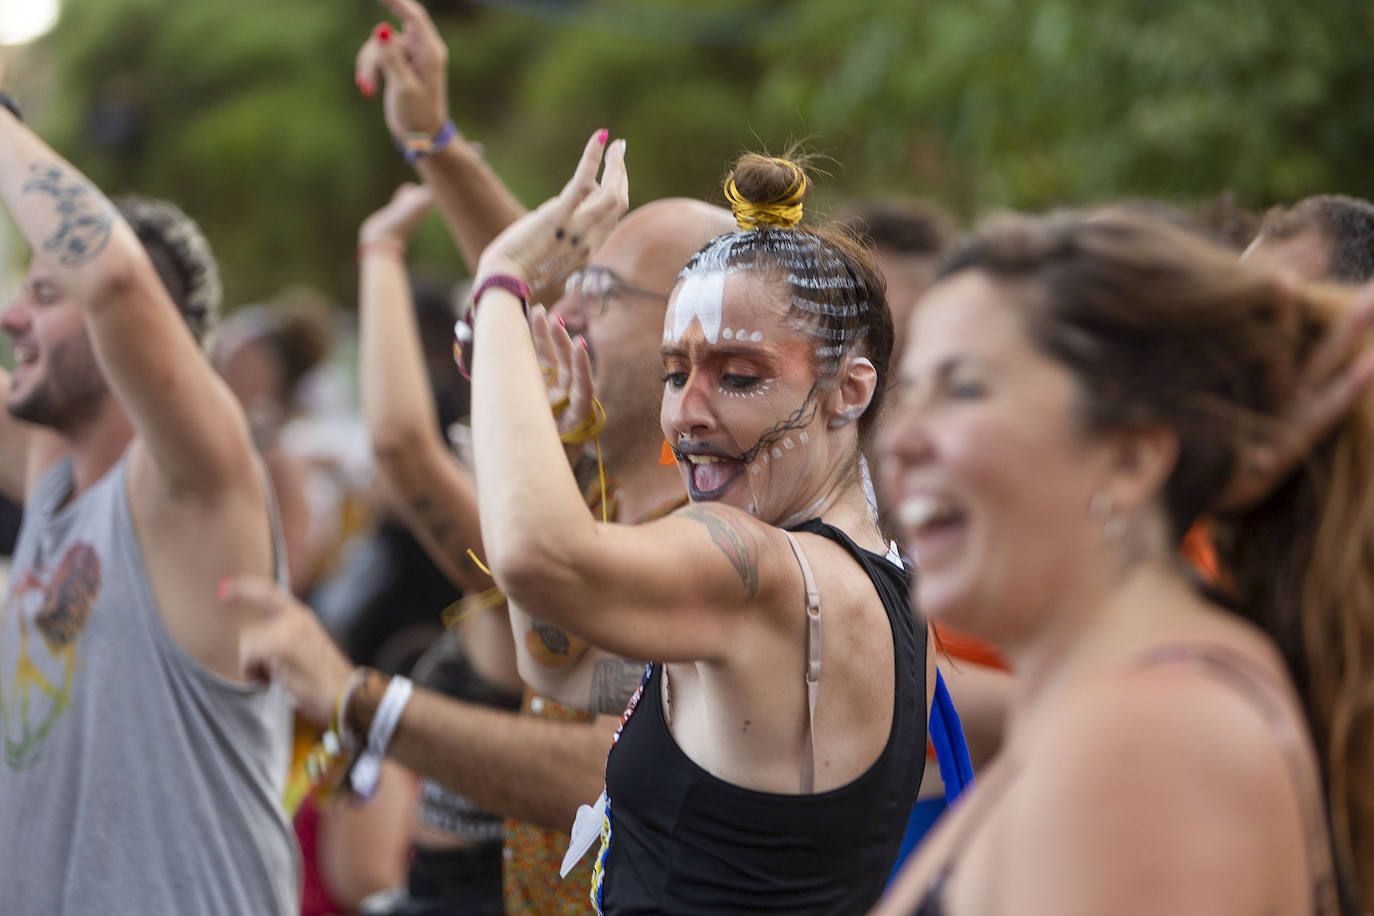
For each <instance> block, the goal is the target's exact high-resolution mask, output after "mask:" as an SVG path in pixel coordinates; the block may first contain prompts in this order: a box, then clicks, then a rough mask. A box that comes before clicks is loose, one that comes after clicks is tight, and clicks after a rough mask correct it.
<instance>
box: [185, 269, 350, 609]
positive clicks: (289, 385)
mask: <svg viewBox="0 0 1374 916" xmlns="http://www.w3.org/2000/svg"><path fill="white" fill-rule="evenodd" d="M332 334H333V328H332V325H331V318H330V311H329V306H328V305H327V304H325V303H324V302H322V301H320V300H319V299H318V298H317V297H315V296H313V295H310V294H307V293H305V292H304V291H298V292H295V293H287V294H284V295H283V296H282V297H280V299H279V300H278V301H275V302H271V303H268V304H266V305H251V306H246V307H244V308H241V309H238V310H237V311H235V312H234V313H233V314H232V315H231V316H229V317H228V318H226V319H225V320H224V321H223V322H222V323H221V325H220V327H219V328H218V329H217V331H216V332H215V336H214V342H213V344H212V346H211V350H210V360H211V363H212V364H213V365H214V367H215V369H216V371H218V372H219V374H220V376H221V377H222V378H223V379H224V381H225V382H226V383H227V384H228V385H229V390H231V391H232V392H234V396H235V397H236V398H238V400H239V404H240V405H242V407H243V410H244V413H245V414H246V415H247V416H248V424H249V427H250V428H251V430H252V432H253V442H254V444H255V445H256V446H257V449H258V452H259V454H261V455H262V458H263V461H264V462H265V463H266V465H267V473H268V474H269V475H270V476H271V478H272V487H273V489H274V490H275V491H276V494H277V505H278V507H279V509H280V512H281V519H282V531H283V533H284V535H285V537H286V557H287V562H288V563H289V564H290V567H291V591H292V592H293V593H295V594H296V595H298V596H304V595H306V594H308V593H309V591H310V588H311V586H312V585H313V584H314V581H315V576H316V574H317V573H318V571H319V569H320V565H321V563H322V562H323V561H324V558H325V553H326V551H327V549H328V546H329V544H330V543H331V542H332V541H333V540H334V539H335V535H333V534H332V533H330V532H323V531H320V530H319V524H318V521H317V520H316V519H312V514H311V504H310V502H311V501H310V492H311V481H310V475H311V470H312V469H311V466H310V463H309V461H308V460H307V459H306V458H305V457H304V456H301V455H297V454H294V453H292V452H291V451H289V450H288V449H286V448H283V446H282V441H281V430H282V426H283V425H284V424H285V423H286V421H287V420H288V418H289V417H290V416H291V415H292V414H293V413H294V412H295V409H296V392H297V389H298V387H299V386H300V383H301V380H302V379H304V378H305V376H306V374H307V373H308V372H309V371H310V370H312V369H313V368H315V367H316V366H317V365H319V363H320V362H321V361H322V360H323V359H324V358H325V357H326V356H327V355H328V352H329V348H330V346H331V344H332Z"/></svg>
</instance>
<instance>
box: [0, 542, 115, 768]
mask: <svg viewBox="0 0 1374 916" xmlns="http://www.w3.org/2000/svg"><path fill="white" fill-rule="evenodd" d="M44 573H45V570H44V569H43V568H42V567H41V566H40V565H39V564H34V565H33V566H31V567H29V568H28V569H25V570H13V571H12V573H11V574H12V575H14V576H16V577H17V580H16V581H15V582H13V583H11V586H10V589H9V591H8V593H7V595H6V597H5V604H4V611H3V614H0V671H5V672H8V673H9V676H8V677H6V678H3V679H0V736H3V739H4V760H5V766H6V767H7V768H8V769H10V770H12V771H18V770H27V769H30V768H32V767H34V766H35V765H37V764H38V763H39V762H41V760H42V758H43V743H44V741H45V739H46V738H47V737H48V735H49V734H50V733H51V732H52V730H53V728H54V726H56V725H57V723H58V721H59V720H60V719H61V718H62V714H63V713H64V712H66V710H67V708H68V707H69V706H70V704H71V697H72V688H73V686H74V684H75V682H76V677H77V675H78V674H79V672H80V670H81V668H82V663H81V657H80V655H79V653H78V651H77V641H78V639H79V638H80V636H81V634H82V633H83V632H84V631H85V629H86V624H87V623H88V622H89V621H90V616H91V608H92V607H93V606H94V605H95V599H96V597H97V596H98V595H99V594H100V555H99V554H98V553H96V551H95V548H94V547H92V546H91V545H90V544H87V543H85V542H84V541H77V542H75V543H73V544H72V545H71V546H70V547H68V548H67V552H66V553H65V554H63V556H62V559H61V560H60V561H59V562H58V564H57V568H56V569H55V570H53V572H52V573H51V575H47V576H46V577H45V575H44Z"/></svg>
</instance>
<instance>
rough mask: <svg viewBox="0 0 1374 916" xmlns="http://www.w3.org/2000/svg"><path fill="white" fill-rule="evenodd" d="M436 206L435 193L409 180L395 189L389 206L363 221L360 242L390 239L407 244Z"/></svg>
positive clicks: (388, 240)
mask: <svg viewBox="0 0 1374 916" xmlns="http://www.w3.org/2000/svg"><path fill="white" fill-rule="evenodd" d="M433 207H434V195H433V194H432V193H431V192H430V189H429V188H428V187H427V186H426V185H422V184H414V183H411V182H407V183H405V184H403V185H401V186H400V187H399V188H397V189H396V193H395V194H392V195H391V200H390V201H388V202H387V204H386V206H384V207H382V208H381V209H380V210H378V211H376V212H375V213H373V214H372V215H371V216H369V217H368V218H367V219H365V220H363V224H362V226H360V227H359V228H358V242H359V244H367V243H368V242H390V243H394V244H397V245H400V246H402V247H405V245H406V243H407V242H409V241H410V237H411V236H412V235H414V234H415V229H416V228H417V227H418V226H419V225H420V223H421V222H422V221H423V220H424V218H425V216H427V215H428V214H429V211H430V210H431V209H433Z"/></svg>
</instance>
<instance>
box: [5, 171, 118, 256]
mask: <svg viewBox="0 0 1374 916" xmlns="http://www.w3.org/2000/svg"><path fill="white" fill-rule="evenodd" d="M29 173H30V174H31V175H32V176H33V177H32V178H30V179H29V180H28V181H26V182H25V183H24V187H23V192H24V193H25V194H46V195H48V196H49V197H51V198H52V199H53V202H54V205H55V207H56V209H57V215H58V218H59V222H58V224H57V228H56V229H54V230H53V232H52V234H51V235H49V236H48V237H47V238H46V239H44V240H43V250H44V251H46V252H51V253H54V254H56V255H57V262H58V263H59V264H61V265H63V266H64V267H80V266H81V265H82V264H85V263H87V262H89V261H91V260H92V259H94V258H95V256H96V255H98V254H100V252H101V250H102V249H104V247H105V243H106V242H108V241H109V240H110V232H111V229H112V228H113V226H114V207H113V206H112V205H111V204H110V202H109V201H107V200H106V199H105V197H104V195H102V194H101V193H100V192H99V191H97V190H96V189H95V188H94V187H92V186H91V185H90V183H88V182H87V181H86V180H85V179H83V178H81V177H80V176H79V175H78V176H75V177H69V176H67V175H66V174H65V173H64V172H63V170H62V169H61V168H59V167H58V166H55V165H51V164H44V163H40V162H35V163H34V164H33V165H31V166H29Z"/></svg>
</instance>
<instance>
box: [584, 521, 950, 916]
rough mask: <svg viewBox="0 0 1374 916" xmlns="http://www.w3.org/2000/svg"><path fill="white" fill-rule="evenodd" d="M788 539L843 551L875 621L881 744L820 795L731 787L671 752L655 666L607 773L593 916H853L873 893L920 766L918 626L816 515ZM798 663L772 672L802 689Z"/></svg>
mask: <svg viewBox="0 0 1374 916" xmlns="http://www.w3.org/2000/svg"><path fill="white" fill-rule="evenodd" d="M792 530H794V531H805V532H809V533H813V534H819V535H821V536H822V537H826V538H829V539H830V540H832V541H835V542H836V543H838V544H840V545H841V546H843V547H844V548H845V549H846V550H848V551H849V553H850V554H851V555H853V557H854V558H855V559H856V560H857V561H858V563H859V564H860V565H861V566H862V567H863V568H864V571H865V572H866V573H868V578H869V580H870V581H872V583H873V587H874V588H875V589H876V590H877V592H878V596H879V598H880V599H881V601H882V604H883V608H884V609H885V610H886V611H887V617H888V623H889V625H890V626H891V627H892V638H893V646H894V650H895V657H894V670H895V674H896V687H895V689H896V693H895V696H894V700H893V708H892V728H891V731H890V732H889V734H888V740H887V745H886V746H885V747H884V748H883V752H882V754H881V755H880V756H879V757H878V759H877V761H876V762H874V764H873V765H872V766H871V767H870V768H869V769H868V770H867V771H866V772H865V773H864V774H863V775H861V776H859V777H858V778H857V779H855V780H854V781H853V782H851V783H849V784H848V785H845V786H842V787H840V788H838V789H833V790H831V791H828V792H821V793H817V794H814V795H784V794H774V793H770V792H759V791H755V790H752V789H745V788H742V787H740V786H736V785H732V784H731V783H728V782H725V781H724V780H722V779H720V778H718V777H716V776H713V775H711V774H710V773H708V772H707V771H706V770H704V769H702V768H701V767H700V766H698V765H697V764H696V763H694V762H693V761H692V760H691V759H690V758H689V757H688V756H687V755H686V754H685V753H683V751H682V749H681V748H679V747H678V745H677V742H676V741H675V740H674V739H673V736H672V734H671V733H670V732H669V730H668V724H667V722H666V721H665V720H664V717H663V706H662V702H661V699H660V681H661V677H662V674H661V672H662V666H661V665H658V664H655V665H653V666H652V667H651V668H650V669H649V670H648V671H647V672H646V675H645V682H644V684H643V685H642V686H641V689H640V695H639V699H638V706H637V708H636V709H635V710H634V712H633V714H632V715H630V717H629V719H628V721H626V723H625V725H624V727H623V730H622V731H621V733H620V736H619V739H618V741H617V742H616V744H615V745H614V746H613V747H612V748H611V753H610V756H609V758H608V760H607V765H606V786H607V794H608V796H609V797H610V800H611V801H610V809H609V812H608V817H607V824H608V826H609V830H610V839H609V843H608V844H607V847H606V851H605V854H604V855H605V858H604V860H603V869H602V870H603V876H602V879H601V887H600V896H599V900H600V903H601V908H602V911H603V912H604V913H607V914H616V916H622V914H631V913H669V914H687V913H710V914H721V913H742V912H750V913H788V914H851V913H861V912H863V911H865V910H867V909H868V908H869V907H870V906H871V905H872V904H873V903H874V902H875V901H876V900H877V899H878V897H879V896H880V895H881V894H882V890H883V885H884V883H885V881H886V879H887V876H888V872H889V871H890V870H891V868H892V863H893V862H895V861H896V858H897V852H898V849H899V847H900V845H901V841H902V835H903V832H904V831H905V829H906V822H907V817H908V816H909V815H910V813H911V807H912V805H913V804H914V802H915V800H916V792H917V790H918V789H919V788H920V783H921V774H922V771H923V770H924V767H925V749H926V742H925V731H926V721H925V719H926V712H925V710H926V704H925V648H926V647H925V628H924V627H917V626H915V624H914V623H913V621H912V619H911V614H910V605H909V600H908V597H907V595H908V578H907V574H906V572H905V571H904V570H902V569H899V568H898V567H897V566H896V565H895V564H893V563H892V562H890V561H889V560H887V559H886V558H884V557H882V556H879V555H878V554H875V553H872V552H870V551H867V550H864V549H863V548H861V547H859V546H858V545H857V544H855V543H854V542H853V541H852V540H850V539H849V537H848V536H846V535H845V534H844V532H842V531H840V530H839V529H838V528H834V527H832V526H830V525H827V524H825V523H823V522H821V521H820V520H819V519H814V520H812V521H809V522H805V523H803V524H801V525H798V526H797V527H796V528H794V529H792ZM821 601H822V607H824V601H825V596H824V595H822V596H821ZM804 612H805V611H804V608H803V607H801V606H799V607H798V608H797V613H798V614H803V613H804ZM822 616H824V612H823V611H822ZM803 661H804V659H798V663H797V665H796V666H795V667H789V668H788V669H787V670H786V671H780V672H778V674H777V676H778V677H795V678H797V679H801V678H802V675H803V669H804V667H805V666H804V665H803V664H802V662H803ZM820 690H822V691H824V690H825V674H824V672H822V674H821V679H820ZM603 829H604V828H603ZM593 895H594V899H598V898H597V896H596V895H597V891H596V890H595V889H594V891H593Z"/></svg>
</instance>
